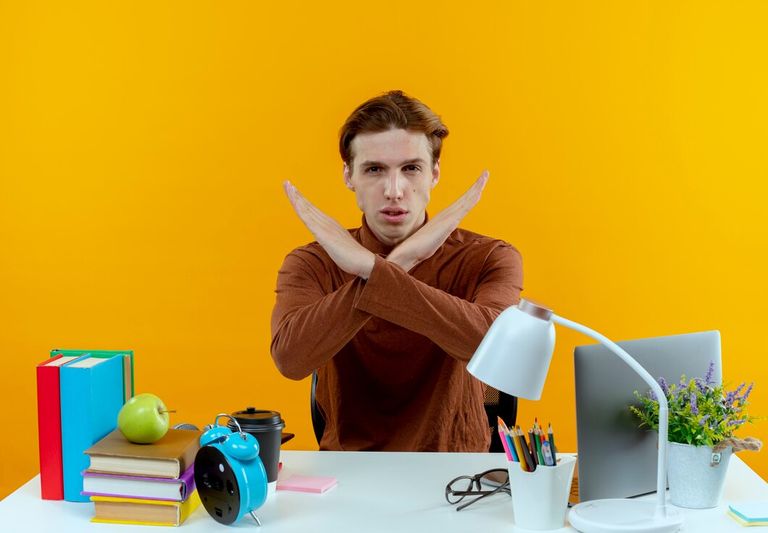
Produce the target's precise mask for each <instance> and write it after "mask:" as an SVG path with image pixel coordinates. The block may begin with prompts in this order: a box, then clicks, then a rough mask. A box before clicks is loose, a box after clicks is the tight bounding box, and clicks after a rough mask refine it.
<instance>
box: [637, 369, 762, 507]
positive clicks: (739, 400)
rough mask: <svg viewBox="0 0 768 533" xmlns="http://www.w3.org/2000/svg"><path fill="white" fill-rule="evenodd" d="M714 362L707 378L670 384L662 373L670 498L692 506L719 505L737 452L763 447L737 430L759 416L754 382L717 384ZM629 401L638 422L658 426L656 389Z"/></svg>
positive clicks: (655, 427) (642, 426)
mask: <svg viewBox="0 0 768 533" xmlns="http://www.w3.org/2000/svg"><path fill="white" fill-rule="evenodd" d="M713 373H714V363H710V365H709V370H708V371H707V374H706V376H704V377H703V378H692V379H690V380H687V378H686V377H685V376H682V377H681V378H680V381H679V382H678V383H671V384H670V383H667V381H666V380H665V379H664V378H663V377H662V378H658V382H659V385H660V386H661V389H662V390H663V391H664V394H665V396H666V397H667V402H668V404H669V432H668V435H669V436H668V439H669V453H668V456H667V460H668V463H667V464H668V472H667V474H668V481H669V496H670V501H671V502H672V503H673V504H674V505H678V506H680V507H690V508H707V507H716V506H717V505H718V503H719V501H720V497H721V495H722V488H723V481H724V480H725V473H726V470H727V469H728V462H729V459H730V457H731V454H732V453H733V452H734V451H740V450H759V449H760V445H761V443H760V441H759V440H757V439H753V438H746V439H740V438H737V437H735V436H734V433H735V432H736V431H737V430H738V429H739V428H740V427H741V426H743V425H744V424H746V423H751V422H752V421H753V420H754V419H755V417H752V416H750V415H748V414H747V406H748V403H747V399H748V398H749V395H750V393H751V392H752V385H753V384H749V385H748V386H747V385H746V383H742V384H741V385H739V386H738V387H736V388H735V389H734V390H732V391H725V389H724V388H723V386H722V385H718V384H716V383H715V382H714V381H713V379H712V375H713ZM635 397H636V398H637V400H638V403H637V404H636V405H632V406H630V410H631V411H632V412H633V413H634V415H635V416H636V417H637V419H638V421H639V427H641V428H648V429H654V430H657V431H658V428H659V402H658V401H657V399H656V396H655V395H654V393H653V391H649V392H648V393H647V394H645V395H641V394H640V393H638V392H637V391H635Z"/></svg>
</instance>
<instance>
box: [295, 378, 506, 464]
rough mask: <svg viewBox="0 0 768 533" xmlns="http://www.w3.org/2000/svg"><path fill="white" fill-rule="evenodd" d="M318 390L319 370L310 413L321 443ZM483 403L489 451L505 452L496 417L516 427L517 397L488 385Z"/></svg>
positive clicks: (321, 431) (321, 425)
mask: <svg viewBox="0 0 768 533" xmlns="http://www.w3.org/2000/svg"><path fill="white" fill-rule="evenodd" d="M316 391H317V370H315V371H314V372H312V386H311V389H310V396H309V403H310V406H309V407H310V413H311V414H312V429H313V430H314V431H315V439H317V443H318V444H320V440H321V439H322V438H323V433H324V432H325V419H324V418H323V415H322V413H321V412H320V408H319V407H318V406H317V402H316V401H315V393H316ZM483 403H484V404H485V414H486V415H487V416H488V427H489V429H490V431H491V446H490V447H489V448H488V451H489V452H503V451H504V448H503V446H502V445H501V440H500V439H499V432H498V429H497V427H498V424H497V422H496V417H497V416H500V417H501V418H502V419H503V420H504V422H505V423H506V424H507V425H508V426H510V427H514V425H515V422H516V420H517V397H516V396H510V395H509V394H506V393H504V392H501V391H498V390H496V389H494V388H493V387H489V386H487V385H486V386H485V399H484V402H483Z"/></svg>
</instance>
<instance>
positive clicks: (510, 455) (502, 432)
mask: <svg viewBox="0 0 768 533" xmlns="http://www.w3.org/2000/svg"><path fill="white" fill-rule="evenodd" d="M496 423H497V426H496V429H497V430H498V431H499V440H501V445H502V447H503V448H504V453H506V454H507V460H509V461H515V460H516V459H515V456H514V454H513V452H512V449H511V448H510V447H509V444H510V443H509V440H508V439H507V432H506V431H505V430H506V428H507V426H506V424H504V421H503V420H502V419H501V417H500V416H497V417H496Z"/></svg>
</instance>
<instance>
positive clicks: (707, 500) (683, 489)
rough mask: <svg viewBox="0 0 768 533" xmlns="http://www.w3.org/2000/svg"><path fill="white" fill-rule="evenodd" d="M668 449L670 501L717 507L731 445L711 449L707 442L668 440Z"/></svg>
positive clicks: (693, 507)
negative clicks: (700, 443) (692, 442)
mask: <svg viewBox="0 0 768 533" xmlns="http://www.w3.org/2000/svg"><path fill="white" fill-rule="evenodd" d="M667 449H668V454H667V461H668V462H667V480H668V482H669V500H670V502H671V503H672V504H673V505H677V506H679V507H688V508H690V509H707V508H710V507H717V505H718V504H719V503H720V498H721V496H722V495H723V482H724V481H725V474H726V472H727V471H728V462H729V460H730V458H731V454H732V453H733V450H732V448H731V447H730V446H729V447H727V448H726V449H724V450H722V451H720V452H718V453H713V452H712V448H710V447H709V446H693V445H691V444H679V443H677V442H670V443H669V447H668V448H667Z"/></svg>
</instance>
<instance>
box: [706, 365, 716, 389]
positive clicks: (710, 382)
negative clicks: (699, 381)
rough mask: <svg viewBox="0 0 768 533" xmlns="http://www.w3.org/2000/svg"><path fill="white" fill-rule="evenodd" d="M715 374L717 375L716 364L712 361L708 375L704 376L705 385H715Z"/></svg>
mask: <svg viewBox="0 0 768 533" xmlns="http://www.w3.org/2000/svg"><path fill="white" fill-rule="evenodd" d="M714 374H715V362H714V361H710V362H709V368H708V369H707V375H706V376H704V383H706V384H707V385H709V386H711V385H714V384H715V382H714V381H713V380H712V377H713V375H714Z"/></svg>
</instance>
